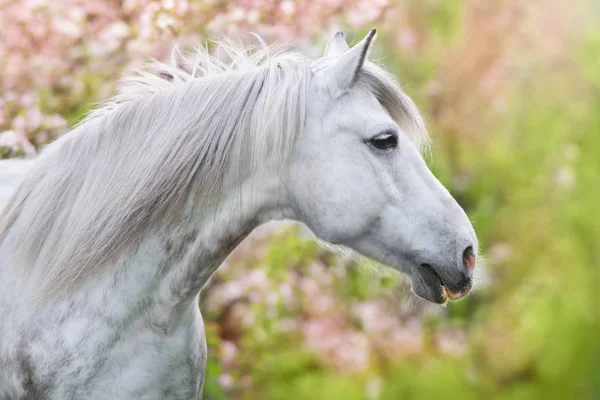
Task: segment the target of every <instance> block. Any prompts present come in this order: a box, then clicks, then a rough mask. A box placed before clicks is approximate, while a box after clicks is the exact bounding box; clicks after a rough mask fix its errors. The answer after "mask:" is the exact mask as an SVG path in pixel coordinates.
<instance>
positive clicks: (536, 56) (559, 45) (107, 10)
mask: <svg viewBox="0 0 600 400" xmlns="http://www.w3.org/2000/svg"><path fill="white" fill-rule="evenodd" d="M371 27H376V28H377V29H378V31H379V35H378V39H377V42H376V47H375V50H374V52H373V55H372V58H375V59H378V60H380V61H381V62H383V63H384V65H386V66H387V67H388V69H390V70H391V71H392V72H393V73H394V75H395V76H396V77H397V78H398V80H399V81H400V82H401V83H402V85H403V87H404V89H405V91H406V92H407V93H408V94H409V95H410V96H412V97H413V99H415V101H416V103H417V104H418V106H419V107H420V109H421V110H422V111H423V113H424V115H425V119H426V121H427V123H428V129H429V131H430V134H431V136H432V138H433V143H434V147H433V152H432V155H431V157H430V158H429V160H428V162H429V164H430V166H431V168H432V169H433V170H434V172H435V174H436V175H437V176H438V177H439V178H440V179H441V181H442V182H443V183H444V184H445V185H446V187H447V188H448V189H449V190H450V192H451V193H452V194H453V195H454V196H455V197H456V198H457V200H458V201H459V202H460V203H461V205H462V206H463V207H464V208H465V210H466V211H467V213H468V214H469V216H470V218H471V219H472V221H473V224H474V226H475V228H476V230H477V232H478V235H479V240H480V242H481V247H482V250H483V252H484V254H485V256H486V259H487V284H485V285H482V287H481V288H480V289H479V290H478V291H476V292H475V293H474V294H472V295H470V296H468V297H467V298H466V299H464V300H461V301H457V302H451V303H450V304H449V305H448V306H447V307H446V308H443V307H439V306H426V305H424V304H423V302H419V301H416V300H415V299H414V297H413V296H412V295H411V294H410V293H409V290H408V288H407V284H406V283H405V282H403V281H402V279H401V278H399V277H398V276H396V275H394V274H390V273H389V272H386V271H382V270H380V269H378V268H375V267H373V266H370V265H369V262H368V261H366V260H356V259H355V258H351V257H346V256H343V255H339V254H337V253H334V252H331V251H329V250H327V249H325V248H323V247H322V246H320V245H318V244H316V243H315V242H314V241H313V240H312V239H311V237H310V236H309V235H307V234H306V232H305V231H304V230H303V229H302V228H299V227H297V226H294V225H290V224H277V225H269V226H267V227H264V228H261V229H259V230H258V231H256V232H255V233H254V234H252V235H251V236H250V237H249V238H248V239H247V240H246V241H245V242H243V243H242V245H241V246H240V247H239V248H238V249H237V250H236V251H235V252H234V253H233V254H232V255H231V257H230V258H229V259H228V260H227V261H226V262H225V264H224V265H223V266H222V267H221V268H220V270H219V271H218V273H217V274H216V276H214V277H213V278H212V280H211V282H210V284H209V286H208V287H207V288H206V290H205V291H204V292H203V295H202V299H201V302H202V309H203V313H204V317H205V320H206V328H207V337H208V343H209V352H210V355H209V360H208V376H207V381H206V384H205V398H207V399H289V400H294V399H331V400H336V399H344V400H354V399H365V400H375V399H432V398H449V399H455V398H461V399H479V398H486V399H489V398H493V399H496V398H498V399H538V398H540V399H541V398H544V399H554V398H561V399H588V398H600V357H598V356H599V355H600V348H599V347H600V346H599V341H598V338H597V337H598V332H600V330H599V329H600V321H599V320H598V316H599V315H600V313H598V311H597V310H598V306H599V304H598V301H597V295H596V293H595V290H596V288H597V287H598V283H599V274H598V268H599V267H600V213H599V211H598V210H597V208H598V207H600V188H599V180H600V155H599V153H600V3H599V2H598V1H595V2H591V1H589V2H588V1H582V0H572V1H567V0H564V1H559V0H529V1H523V0H497V1H492V0H446V1H443V0H354V1H353V0H323V1H308V0H281V1H279V0H243V1H242V0H240V1H237V2H235V1H223V0H162V1H150V0H145V1H144V0H94V1H89V0H53V1H50V0H0V60H1V62H2V67H1V68H0V158H8V157H24V156H33V155H35V153H36V152H37V151H38V150H39V149H40V148H41V147H42V146H43V145H44V144H45V143H47V142H49V141H51V140H52V139H54V138H56V137H57V136H59V135H61V134H62V133H64V132H66V131H67V130H68V128H69V126H72V125H73V123H75V122H76V121H77V120H78V119H79V118H81V116H82V115H83V114H84V113H85V112H86V111H88V110H89V109H90V108H91V107H93V104H94V103H96V102H98V101H100V100H102V99H106V98H107V97H109V96H110V95H111V94H112V93H113V92H114V89H115V81H116V80H117V79H118V78H119V77H120V76H122V75H123V74H124V73H127V72H129V71H131V70H133V69H134V68H136V67H139V66H140V65H141V64H142V63H143V62H144V60H147V59H148V58H151V57H154V58H158V59H165V58H167V57H168V56H169V54H170V50H171V48H172V46H173V45H174V44H179V45H180V46H182V47H183V48H187V47H188V46H192V45H194V44H198V43H199V42H200V41H201V40H204V39H207V38H211V39H217V38H220V37H223V36H225V35H226V36H231V37H234V38H239V39H242V40H244V41H251V40H255V39H253V38H252V37H251V36H250V35H249V32H256V33H258V34H260V35H261V36H262V37H263V38H264V39H265V40H266V41H267V42H269V43H273V42H279V43H284V44H287V43H289V44H292V45H294V46H295V47H298V48H300V49H303V50H305V51H306V52H308V53H309V54H313V55H315V56H316V55H318V54H320V52H321V51H322V49H323V48H324V44H325V42H326V39H327V38H328V36H329V34H331V33H333V32H334V31H335V30H337V29H343V30H344V31H345V32H346V33H347V38H349V40H350V41H353V40H354V41H357V40H359V39H361V38H362V37H363V35H364V34H365V33H366V31H367V30H368V29H369V28H371Z"/></svg>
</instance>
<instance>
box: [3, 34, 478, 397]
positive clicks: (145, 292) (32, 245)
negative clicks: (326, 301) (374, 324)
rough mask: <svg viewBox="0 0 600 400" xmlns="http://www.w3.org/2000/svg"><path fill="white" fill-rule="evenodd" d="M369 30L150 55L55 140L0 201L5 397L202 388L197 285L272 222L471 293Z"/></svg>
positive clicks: (454, 292)
mask: <svg viewBox="0 0 600 400" xmlns="http://www.w3.org/2000/svg"><path fill="white" fill-rule="evenodd" d="M374 37H375V30H371V32H370V33H369V34H368V35H367V37H366V38H365V39H364V40H363V41H362V42H360V43H358V44H357V45H356V46H354V47H352V48H348V46H347V44H346V41H345V39H344V36H343V34H342V33H341V32H339V33H337V34H336V35H334V36H333V37H332V38H331V39H330V41H329V43H328V45H327V48H326V53H325V56H324V57H322V58H320V59H317V60H310V59H308V58H307V57H304V56H302V55H298V54H294V53H290V52H281V53H277V54H274V53H273V52H270V51H269V50H267V49H263V50H260V51H258V52H252V53H251V52H249V51H247V50H244V49H239V48H237V49H236V48H235V47H233V46H231V45H229V44H223V45H222V48H223V49H224V52H223V53H224V54H227V55H228V56H227V61H223V60H220V59H217V58H215V57H213V56H211V55H209V53H208V51H207V50H204V49H203V50H199V51H198V53H197V54H196V55H195V56H194V57H192V58H191V59H189V58H187V59H186V58H181V57H182V56H181V57H174V62H173V64H172V65H163V64H160V63H156V64H154V67H153V69H152V70H151V71H147V72H143V73H141V74H139V75H138V76H136V77H131V78H129V79H127V80H126V81H125V83H124V84H123V85H122V87H121V89H120V91H119V93H118V94H117V95H116V96H115V97H114V98H113V99H112V100H111V101H110V102H109V103H108V104H106V105H104V106H103V107H101V108H100V109H98V110H97V111H95V112H93V113H92V114H91V115H90V116H89V117H88V118H87V119H86V120H85V121H83V122H82V123H81V124H80V125H78V126H77V127H76V128H74V129H73V130H72V131H71V132H70V133H68V134H66V135H64V136H63V137H61V138H60V139H58V140H56V141H55V142H54V143H52V144H51V145H49V146H48V147H47V148H46V149H45V150H44V151H42V153H41V155H40V156H39V158H38V159H37V160H36V161H35V162H34V164H33V165H32V166H31V168H30V169H29V171H28V172H27V174H26V176H25V178H24V180H23V182H22V183H21V184H20V186H19V188H18V190H17V192H16V193H15V195H14V196H13V197H12V198H11V200H10V201H9V203H8V205H7V206H6V207H5V208H4V210H3V211H2V215H1V216H0V320H1V324H0V398H2V399H6V398H8V399H41V398H43V399H192V398H200V397H201V392H202V384H203V379H204V368H205V367H204V366H205V360H206V344H205V338H204V331H203V323H202V317H201V315H200V311H199V309H198V306H197V303H198V295H199V292H200V289H202V287H203V285H204V284H205V282H206V281H207V279H208V278H209V277H210V276H211V275H212V274H213V272H214V271H215V270H216V269H217V267H218V266H219V264H220V263H221V262H222V261H223V259H224V258H225V257H226V256H227V255H228V254H229V253H230V252H231V251H232V249H233V248H234V247H235V246H236V245H237V244H238V243H239V242H240V241H241V240H242V239H243V238H244V237H245V236H246V235H247V234H248V233H249V232H250V231H252V230H253V229H254V228H255V227H256V226H258V225H260V224H262V223H264V222H266V221H270V220H279V219H291V220H297V221H301V222H303V223H304V224H306V225H307V226H308V227H309V228H310V229H311V230H312V231H313V232H314V233H315V234H316V236H318V237H319V238H321V239H323V240H325V241H327V242H330V243H334V244H340V245H345V246H348V247H350V248H352V249H355V250H357V251H358V252H360V253H362V254H365V255H367V256H369V257H372V258H374V259H376V260H378V261H380V262H382V263H385V264H387V265H390V266H391V267H393V268H396V269H398V270H400V271H403V272H404V273H406V274H407V275H408V276H409V278H410V280H411V282H412V288H413V290H414V292H415V293H416V294H417V295H419V296H421V297H424V298H425V299H428V300H430V301H432V302H435V303H443V302H445V301H446V299H447V298H448V297H450V298H458V297H461V296H463V295H465V294H466V293H467V292H468V291H469V290H470V288H471V285H472V271H473V268H474V266H475V254H476V253H477V239H476V236H475V233H474V231H473V228H472V226H471V223H470V222H469V219H468V218H467V216H466V215H465V213H464V212H463V210H462V209H461V207H460V206H459V205H458V204H457V203H456V201H455V200H454V199H453V198H452V197H451V196H450V194H449V193H448V191H447V190H446V189H444V187H443V186H442V185H441V184H440V183H439V182H438V180H437V179H436V178H435V177H434V176H433V174H432V173H431V172H430V171H429V169H428V168H427V166H426V164H425V162H424V160H423V158H422V157H421V155H420V151H419V150H420V149H423V148H424V146H426V145H427V142H428V139H427V135H426V132H425V129H424V124H423V121H422V119H421V116H420V115H419V113H418V111H417V108H416V107H415V105H414V104H413V102H412V101H411V100H410V99H409V98H408V97H407V96H406V95H405V94H404V93H403V92H402V91H401V89H400V87H399V86H398V85H397V83H395V81H394V80H393V79H392V78H391V76H390V75H388V74H387V73H386V72H384V71H383V70H382V69H381V68H379V67H377V66H375V65H374V64H372V63H370V62H368V61H367V60H366V56H367V53H368V51H369V48H370V46H371V44H372V41H373V39H374ZM178 60H179V61H178Z"/></svg>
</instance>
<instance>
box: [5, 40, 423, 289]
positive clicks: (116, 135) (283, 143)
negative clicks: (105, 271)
mask: <svg viewBox="0 0 600 400" xmlns="http://www.w3.org/2000/svg"><path fill="white" fill-rule="evenodd" d="M216 45H217V46H216V48H217V50H216V52H211V51H209V49H208V47H207V46H203V47H200V48H199V49H197V51H196V52H195V53H192V54H187V55H182V54H180V53H179V52H177V51H174V52H173V56H172V59H171V62H170V63H169V64H167V63H161V62H158V61H154V62H152V63H151V64H149V65H148V66H147V67H146V68H144V69H143V70H141V71H138V72H137V73H136V74H135V75H132V76H129V77H126V78H125V79H123V80H122V81H121V84H120V85H119V87H118V90H117V94H116V95H115V96H114V97H112V98H111V99H110V100H108V101H107V102H106V103H104V104H102V105H101V106H99V107H98V108H97V109H96V110H95V111H92V112H91V113H90V114H89V115H88V116H87V117H86V118H84V119H83V120H82V121H81V122H80V123H79V124H78V125H77V126H75V127H74V129H73V130H72V131H71V132H69V133H67V134H65V135H63V136H62V137H61V138H59V139H58V140H56V141H55V142H53V143H51V144H50V145H48V146H47V147H46V148H45V149H44V150H43V151H42V153H41V154H40V156H39V158H38V159H37V160H36V162H35V164H34V165H33V167H32V168H31V169H30V171H29V172H28V174H27V176H26V178H25V180H24V181H23V183H22V184H21V185H20V187H19V189H18V191H17V192H16V193H15V195H14V196H13V197H12V199H11V200H10V202H9V203H8V204H7V206H6V208H5V209H4V211H3V215H0V243H2V241H3V240H4V239H5V238H6V237H7V234H8V232H9V230H10V231H11V234H14V235H15V236H14V239H15V240H14V248H13V250H12V256H11V257H12V258H11V259H10V260H7V261H8V263H9V264H13V265H14V266H17V267H20V268H26V269H31V270H33V269H35V270H37V271H39V273H40V274H41V275H40V276H41V279H42V282H41V284H42V286H43V287H42V288H41V290H42V291H46V290H47V291H50V292H52V293H57V292H59V291H61V290H64V289H66V288H68V287H69V286H70V285H73V284H74V283H76V282H78V281H80V280H82V279H84V278H86V277H88V276H90V275H92V274H94V273H97V272H99V271H101V270H102V268H103V267H105V266H106V265H107V264H108V262H109V261H110V260H111V259H114V257H115V256H117V255H119V254H120V253H122V252H123V251H124V250H125V249H126V248H128V247H130V246H132V245H134V244H136V243H139V242H140V241H141V239H142V238H143V236H144V234H145V233H147V232H148V231H149V230H150V229H152V227H153V226H155V225H156V222H157V221H159V220H162V219H163V217H164V216H169V215H174V214H175V213H176V210H181V209H182V208H183V206H184V203H185V202H186V200H188V198H189V197H190V195H193V196H196V197H195V200H197V201H200V202H198V203H196V204H202V203H201V201H203V200H204V201H206V200H207V199H210V198H212V197H214V195H215V194H216V193H218V191H219V185H220V183H221V180H222V177H223V174H224V172H225V170H226V169H227V168H228V164H229V160H230V159H231V158H232V157H233V156H238V157H245V162H244V163H242V162H240V165H242V164H243V165H244V167H247V166H249V167H250V168H260V167H261V165H262V164H264V163H265V162H270V163H275V165H283V163H284V162H285V160H286V159H287V157H288V155H289V153H290V151H291V149H292V146H293V143H294V140H295V138H296V137H297V136H298V135H299V134H301V132H302V129H303V127H304V120H305V110H306V103H305V101H306V94H307V89H308V87H309V84H310V81H311V79H312V75H313V71H312V69H311V68H312V67H313V66H314V63H315V62H314V61H312V60H310V59H309V58H308V57H306V56H304V55H301V54H298V53H295V52H291V51H281V50H273V49H270V48H267V47H263V48H261V49H258V50H255V49H251V48H248V47H244V46H241V45H238V44H235V43H233V42H229V41H223V42H218V43H217V44H216ZM358 83H359V84H361V85H364V86H366V87H368V88H369V89H370V90H371V91H372V92H373V93H374V94H375V95H376V96H377V98H378V99H379V101H380V102H381V104H382V105H383V106H384V107H385V108H386V109H387V110H388V112H389V113H390V115H391V116H392V117H393V118H394V120H395V121H396V122H397V123H398V124H399V125H400V126H401V127H402V128H403V130H404V131H405V132H406V134H407V135H409V137H410V138H411V139H412V141H413V143H414V144H415V145H416V146H417V147H419V148H422V147H424V146H426V144H427V142H428V138H427V134H426V131H425V127H424V124H423V120H422V118H421V116H420V114H419V112H418V110H417V108H416V106H415V105H414V103H413V102H412V101H411V100H410V99H409V98H408V96H407V95H406V94H404V92H402V90H401V89H400V87H399V85H398V84H397V83H396V82H395V80H394V79H393V78H392V77H391V75H389V74H388V73H386V72H385V71H384V70H383V69H381V68H380V67H377V66H376V65H375V64H372V63H367V64H365V67H364V68H363V70H362V71H361V73H360V75H359V77H358ZM198 196H200V197H201V198H200V199H199V198H198Z"/></svg>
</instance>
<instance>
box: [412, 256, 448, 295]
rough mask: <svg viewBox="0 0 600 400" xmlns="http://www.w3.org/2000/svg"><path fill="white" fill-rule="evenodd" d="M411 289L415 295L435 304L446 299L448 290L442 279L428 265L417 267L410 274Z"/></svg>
mask: <svg viewBox="0 0 600 400" xmlns="http://www.w3.org/2000/svg"><path fill="white" fill-rule="evenodd" d="M411 289H412V291H413V293H414V294H416V295H417V296H419V297H421V298H423V299H425V300H427V301H429V302H431V303H436V304H444V303H446V301H447V300H448V291H447V290H446V288H445V287H444V285H443V284H442V280H441V279H440V277H439V276H438V274H436V273H435V271H434V270H433V269H432V268H431V267H430V266H428V265H423V266H421V267H420V268H419V272H418V273H416V274H414V275H413V276H411Z"/></svg>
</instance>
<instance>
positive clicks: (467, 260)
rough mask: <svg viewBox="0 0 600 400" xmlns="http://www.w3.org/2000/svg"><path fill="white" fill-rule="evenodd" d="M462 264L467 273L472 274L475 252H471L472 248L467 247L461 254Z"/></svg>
mask: <svg viewBox="0 0 600 400" xmlns="http://www.w3.org/2000/svg"><path fill="white" fill-rule="evenodd" d="M463 264H464V266H465V267H467V270H468V271H469V272H473V270H474V269H475V251H474V250H473V246H469V247H467V248H466V249H465V251H464V252H463Z"/></svg>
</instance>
